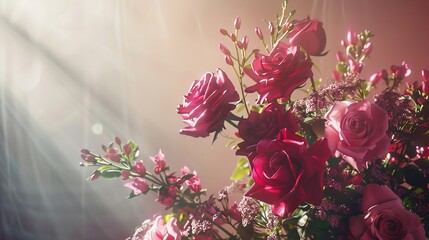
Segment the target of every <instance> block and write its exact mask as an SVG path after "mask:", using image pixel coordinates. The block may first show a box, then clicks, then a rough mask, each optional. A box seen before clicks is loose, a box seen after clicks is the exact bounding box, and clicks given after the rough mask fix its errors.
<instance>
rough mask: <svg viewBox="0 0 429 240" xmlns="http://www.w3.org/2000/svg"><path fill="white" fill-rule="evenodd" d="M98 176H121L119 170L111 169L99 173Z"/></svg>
mask: <svg viewBox="0 0 429 240" xmlns="http://www.w3.org/2000/svg"><path fill="white" fill-rule="evenodd" d="M100 176H102V177H104V178H117V177H120V176H121V170H119V169H111V170H104V171H100Z"/></svg>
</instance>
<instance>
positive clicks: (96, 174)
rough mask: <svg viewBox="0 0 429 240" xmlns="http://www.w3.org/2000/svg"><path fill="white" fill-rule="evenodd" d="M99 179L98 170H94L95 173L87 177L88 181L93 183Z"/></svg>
mask: <svg viewBox="0 0 429 240" xmlns="http://www.w3.org/2000/svg"><path fill="white" fill-rule="evenodd" d="M99 177H100V172H99V171H98V170H95V171H94V172H93V173H92V174H91V176H89V178H88V180H91V181H95V180H97V179H98V178H99Z"/></svg>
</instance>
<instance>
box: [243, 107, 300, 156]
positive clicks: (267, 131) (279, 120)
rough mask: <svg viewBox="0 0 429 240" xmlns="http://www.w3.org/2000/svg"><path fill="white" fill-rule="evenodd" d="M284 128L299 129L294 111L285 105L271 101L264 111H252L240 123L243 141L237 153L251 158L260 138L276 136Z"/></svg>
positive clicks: (294, 130) (293, 130)
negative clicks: (288, 109)
mask: <svg viewBox="0 0 429 240" xmlns="http://www.w3.org/2000/svg"><path fill="white" fill-rule="evenodd" d="M283 128H287V129H289V130H290V131H291V132H296V131H298V130H299V126H298V124H297V123H296V121H295V119H294V117H293V115H292V113H291V112H290V111H287V112H286V111H285V107H284V106H282V105H280V104H277V103H271V104H268V105H267V106H266V107H265V108H264V109H263V110H262V112H255V111H252V112H250V114H249V117H248V118H247V119H243V120H241V121H240V122H239V123H238V135H239V137H241V138H242V139H243V142H241V143H239V144H238V147H239V148H240V149H238V150H237V155H243V156H248V157H249V159H251V158H252V156H253V155H254V154H255V152H256V145H257V144H258V142H259V141H260V140H262V139H274V138H276V136H277V134H278V133H279V131H280V129H283Z"/></svg>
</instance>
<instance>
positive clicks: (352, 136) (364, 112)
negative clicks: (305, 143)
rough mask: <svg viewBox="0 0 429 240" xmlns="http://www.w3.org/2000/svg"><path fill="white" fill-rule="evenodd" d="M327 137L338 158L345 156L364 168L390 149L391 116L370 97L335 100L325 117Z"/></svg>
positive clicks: (355, 166) (350, 161)
mask: <svg viewBox="0 0 429 240" xmlns="http://www.w3.org/2000/svg"><path fill="white" fill-rule="evenodd" d="M325 118H326V122H325V133H324V135H325V138H326V139H328V146H329V149H331V152H332V154H333V155H335V156H336V157H339V156H340V155H341V154H342V155H343V158H344V160H346V161H347V162H348V163H349V164H350V165H352V166H353V167H354V168H355V169H357V170H359V171H362V170H363V169H364V168H366V167H367V166H368V164H369V163H372V162H374V161H375V160H376V159H377V158H380V157H383V156H384V155H385V154H386V153H387V152H388V150H389V145H390V139H389V137H388V136H387V134H386V131H387V128H388V117H387V113H386V111H385V110H384V109H382V108H380V107H379V106H378V105H376V104H372V103H370V102H368V101H367V100H362V101H359V102H355V103H352V102H349V101H342V102H336V103H335V104H334V105H333V106H332V107H331V109H330V110H329V111H328V113H327V114H326V116H325Z"/></svg>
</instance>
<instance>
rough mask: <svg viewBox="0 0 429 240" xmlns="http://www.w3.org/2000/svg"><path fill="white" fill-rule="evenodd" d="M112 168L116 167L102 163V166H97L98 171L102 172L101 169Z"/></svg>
mask: <svg viewBox="0 0 429 240" xmlns="http://www.w3.org/2000/svg"><path fill="white" fill-rule="evenodd" d="M114 169H117V168H116V167H115V166H112V165H103V166H101V167H99V168H98V171H100V172H103V171H107V170H114Z"/></svg>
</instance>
